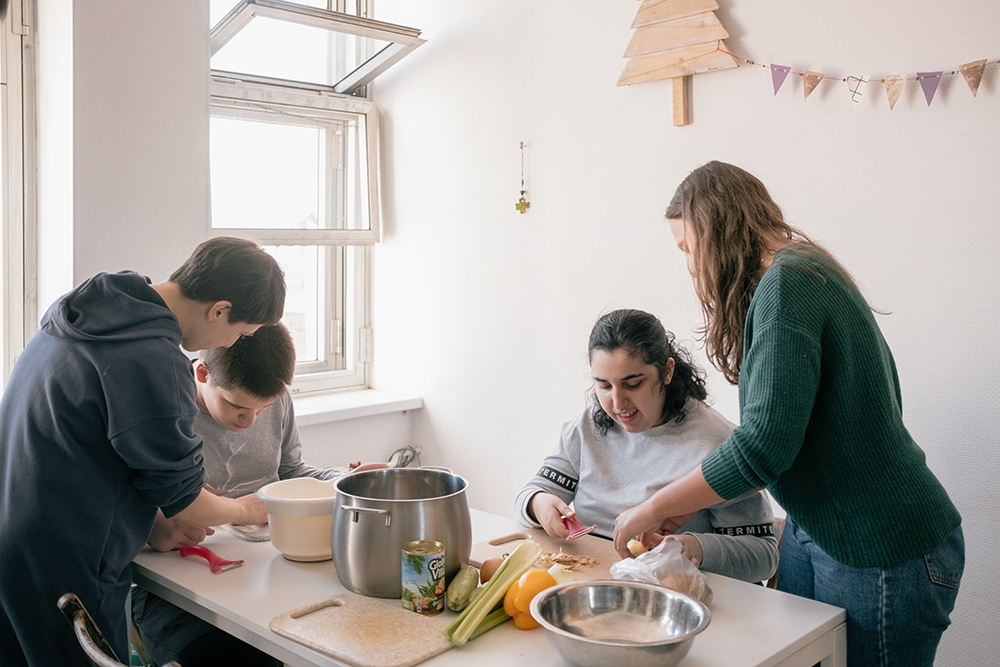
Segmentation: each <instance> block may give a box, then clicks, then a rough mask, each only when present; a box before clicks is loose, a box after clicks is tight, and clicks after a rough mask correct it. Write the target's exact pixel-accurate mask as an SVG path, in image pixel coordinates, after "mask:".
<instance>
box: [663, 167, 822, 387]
mask: <svg viewBox="0 0 1000 667" xmlns="http://www.w3.org/2000/svg"><path fill="white" fill-rule="evenodd" d="M666 217H667V219H669V220H676V219H681V220H685V221H686V222H687V223H688V224H690V229H691V230H692V231H693V232H694V236H695V239H694V244H693V245H694V247H691V248H688V251H689V252H690V253H691V257H692V260H693V271H694V288H695V293H696V294H697V295H698V299H699V301H701V309H702V313H703V315H704V317H705V324H704V325H703V326H702V327H701V329H700V330H699V331H698V333H699V334H700V336H701V340H702V341H703V342H704V343H705V347H706V352H707V354H708V358H709V360H710V361H711V362H712V365H713V366H715V367H716V368H717V369H718V370H719V371H721V372H722V374H723V376H724V377H725V378H726V380H727V381H728V382H729V383H730V384H736V383H737V381H738V380H739V377H740V366H741V365H742V364H743V328H744V324H745V323H746V317H747V311H748V310H749V308H750V301H751V299H752V298H753V294H754V291H756V289H757V284H758V283H759V282H760V279H761V277H762V276H763V275H764V268H765V267H764V264H763V261H764V258H765V255H766V253H768V252H769V249H770V247H769V244H773V243H775V242H782V241H784V242H787V243H799V242H801V243H805V244H807V245H808V246H811V249H814V250H816V251H818V252H819V253H821V254H822V255H824V256H826V257H827V258H829V259H830V261H831V262H833V263H834V264H836V262H834V261H833V259H832V257H830V255H829V253H828V252H826V250H824V249H823V248H822V247H821V246H819V245H818V244H816V243H814V242H813V241H812V240H810V239H809V238H808V237H807V236H806V235H805V234H803V233H802V232H800V231H799V230H797V229H795V228H794V227H792V226H791V225H789V224H788V223H786V222H785V219H784V216H783V215H782V213H781V209H780V208H779V207H778V205H777V204H776V203H774V200H773V199H771V195H770V194H769V193H768V191H767V188H766V187H764V184H763V183H761V182H760V180H758V179H757V177H755V176H753V175H752V174H750V173H749V172H747V171H744V170H743V169H740V168H739V167H736V166H733V165H731V164H726V163H725V162H717V161H713V162H709V163H708V164H706V165H703V166H701V167H698V168H697V169H695V170H694V171H692V172H691V173H690V174H689V175H688V176H687V178H685V179H684V180H683V181H681V184H680V185H679V186H677V191H676V192H675V193H674V196H673V199H671V200H670V204H669V205H668V206H667V213H666Z"/></svg>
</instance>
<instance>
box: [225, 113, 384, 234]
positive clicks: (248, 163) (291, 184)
mask: <svg viewBox="0 0 1000 667" xmlns="http://www.w3.org/2000/svg"><path fill="white" fill-rule="evenodd" d="M262 117H267V115H266V114H262ZM367 162H368V152H367V149H366V144H365V143H364V123H363V117H358V118H355V119H353V120H350V121H347V120H344V121H340V120H315V121H313V122H312V123H311V124H309V125H307V124H305V121H300V123H299V124H283V123H276V122H261V121H259V120H245V119H239V118H227V117H219V116H214V117H213V118H212V123H211V163H212V166H211V179H212V227H214V228H219V229H235V228H244V229H283V230H295V229H357V230H367V229H370V228H371V210H370V207H369V202H368V195H369V192H368V181H367V174H368V164H367Z"/></svg>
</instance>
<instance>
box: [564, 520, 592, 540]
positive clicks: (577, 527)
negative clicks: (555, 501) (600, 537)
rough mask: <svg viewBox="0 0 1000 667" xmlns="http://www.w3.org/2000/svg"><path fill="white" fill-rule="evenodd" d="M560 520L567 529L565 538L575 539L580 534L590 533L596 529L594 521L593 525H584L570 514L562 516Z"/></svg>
mask: <svg viewBox="0 0 1000 667" xmlns="http://www.w3.org/2000/svg"><path fill="white" fill-rule="evenodd" d="M562 520H563V525H564V526H566V527H567V528H568V529H569V535H567V536H566V539H567V540H575V539H576V538H578V537H580V536H581V535H586V534H587V533H592V532H594V531H595V530H597V524H596V523H595V524H594V525H593V526H584V525H583V524H581V523H580V522H579V521H577V520H576V519H574V518H573V517H571V516H564V517H563V518H562Z"/></svg>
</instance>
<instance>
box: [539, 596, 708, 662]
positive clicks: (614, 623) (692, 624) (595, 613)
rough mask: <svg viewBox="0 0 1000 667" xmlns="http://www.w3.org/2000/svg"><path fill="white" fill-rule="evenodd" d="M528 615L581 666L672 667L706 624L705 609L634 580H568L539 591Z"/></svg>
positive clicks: (561, 652) (561, 651) (558, 649)
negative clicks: (647, 666)
mask: <svg viewBox="0 0 1000 667" xmlns="http://www.w3.org/2000/svg"><path fill="white" fill-rule="evenodd" d="M531 615H532V616H534V617H535V620H537V621H538V622H539V623H541V624H542V627H544V628H545V630H546V632H547V633H548V637H549V642H551V644H552V647H553V648H554V649H555V650H556V652H558V653H559V655H561V656H562V657H563V658H564V659H566V660H568V661H570V662H572V663H574V664H576V665H582V667H607V665H630V667H645V666H646V665H650V666H653V665H655V666H657V667H662V666H663V665H676V664H677V663H678V662H680V661H681V660H682V659H683V658H684V656H686V655H687V654H688V651H690V650H691V644H692V643H693V642H694V638H695V636H696V635H697V634H698V633H700V632H701V631H702V630H704V629H705V628H706V627H708V624H709V621H710V620H711V614H710V613H709V611H708V607H706V606H705V605H703V604H702V603H701V602H698V601H697V600H695V599H694V598H691V597H689V596H687V595H684V594H682V593H678V592H677V591H673V590H671V589H669V588H664V587H663V586H656V585H653V584H645V583H640V582H637V581H618V580H598V581H574V582H570V583H567V584H560V585H558V586H553V587H552V588H549V589H547V590H544V591H542V592H541V593H539V594H538V595H536V596H535V599H534V600H532V601H531Z"/></svg>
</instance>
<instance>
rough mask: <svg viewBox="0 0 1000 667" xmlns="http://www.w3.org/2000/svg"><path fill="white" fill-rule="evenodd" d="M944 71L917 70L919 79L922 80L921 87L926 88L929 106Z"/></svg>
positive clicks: (925, 94)
mask: <svg viewBox="0 0 1000 667" xmlns="http://www.w3.org/2000/svg"><path fill="white" fill-rule="evenodd" d="M942 73H943V72H917V81H919V82H920V87H921V88H923V90H924V98H925V99H926V100H927V106H930V105H931V100H933V99H934V93H936V92H937V89H938V84H940V83H941V74H942Z"/></svg>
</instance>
